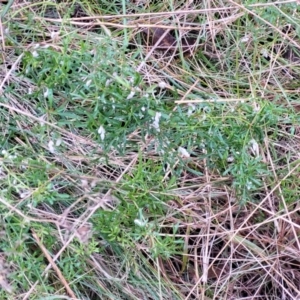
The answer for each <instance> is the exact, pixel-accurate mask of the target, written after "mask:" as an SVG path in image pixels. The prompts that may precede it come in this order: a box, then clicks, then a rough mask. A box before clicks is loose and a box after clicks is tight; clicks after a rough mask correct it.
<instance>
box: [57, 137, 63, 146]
mask: <svg viewBox="0 0 300 300" xmlns="http://www.w3.org/2000/svg"><path fill="white" fill-rule="evenodd" d="M61 143H62V139H61V138H58V139H57V140H56V142H55V146H56V147H59V146H60V145H61Z"/></svg>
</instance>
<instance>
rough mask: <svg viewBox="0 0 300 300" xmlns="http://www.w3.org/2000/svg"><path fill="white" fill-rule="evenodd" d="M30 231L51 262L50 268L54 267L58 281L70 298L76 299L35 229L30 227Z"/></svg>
mask: <svg viewBox="0 0 300 300" xmlns="http://www.w3.org/2000/svg"><path fill="white" fill-rule="evenodd" d="M31 231H32V236H33V237H34V239H35V241H36V242H37V244H38V245H39V247H40V248H41V250H42V251H43V253H44V255H45V256H46V258H47V259H48V261H49V262H50V264H51V266H52V268H53V269H54V271H55V272H56V274H57V276H58V278H59V279H60V281H61V282H62V284H63V285H64V287H65V289H66V291H67V293H68V294H69V296H70V297H72V299H76V296H75V294H74V293H73V291H72V290H71V288H70V286H69V284H68V282H67V280H66V279H65V277H64V276H63V274H62V273H61V271H60V269H59V268H58V266H57V265H56V263H55V262H54V261H53V259H52V257H51V256H50V255H49V253H48V251H47V249H46V248H45V247H44V245H43V244H42V242H41V240H40V239H39V237H38V236H37V234H36V233H35V231H34V230H33V229H31Z"/></svg>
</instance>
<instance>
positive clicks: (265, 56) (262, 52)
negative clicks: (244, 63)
mask: <svg viewBox="0 0 300 300" xmlns="http://www.w3.org/2000/svg"><path fill="white" fill-rule="evenodd" d="M260 54H262V56H263V57H264V58H268V57H269V52H268V50H267V49H266V48H263V49H261V51H260Z"/></svg>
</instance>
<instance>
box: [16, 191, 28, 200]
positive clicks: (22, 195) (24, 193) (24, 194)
mask: <svg viewBox="0 0 300 300" xmlns="http://www.w3.org/2000/svg"><path fill="white" fill-rule="evenodd" d="M19 195H20V198H21V199H24V198H26V197H28V196H29V195H30V191H26V190H25V191H22V192H20V193H19Z"/></svg>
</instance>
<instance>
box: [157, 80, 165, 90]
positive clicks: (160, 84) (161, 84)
mask: <svg viewBox="0 0 300 300" xmlns="http://www.w3.org/2000/svg"><path fill="white" fill-rule="evenodd" d="M158 86H159V87H160V88H161V89H162V90H163V89H165V88H166V87H167V84H166V83H165V82H164V81H161V82H159V83H158Z"/></svg>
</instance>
